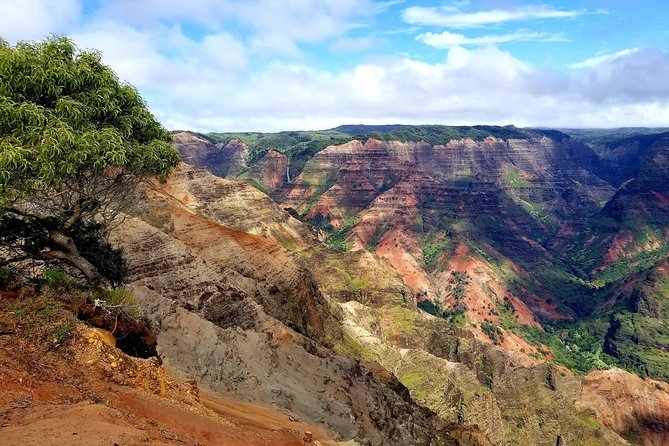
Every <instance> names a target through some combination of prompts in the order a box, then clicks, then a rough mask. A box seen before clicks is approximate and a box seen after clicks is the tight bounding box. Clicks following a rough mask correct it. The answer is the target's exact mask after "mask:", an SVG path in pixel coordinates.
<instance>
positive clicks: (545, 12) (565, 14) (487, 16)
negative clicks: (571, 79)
mask: <svg viewBox="0 0 669 446" xmlns="http://www.w3.org/2000/svg"><path fill="white" fill-rule="evenodd" d="M583 13H585V11H582V10H560V9H555V8H552V7H550V6H545V5H541V6H525V7H521V8H515V9H490V10H487V11H476V12H458V11H457V10H456V9H454V8H453V7H452V6H451V7H424V6H412V7H410V8H406V9H405V10H404V11H403V12H402V17H403V19H404V21H406V22H407V23H409V24H412V25H426V26H443V27H447V28H478V27H482V26H487V25H493V24H499V23H505V22H517V21H527V20H539V19H564V18H571V17H576V16H578V15H581V14H583Z"/></svg>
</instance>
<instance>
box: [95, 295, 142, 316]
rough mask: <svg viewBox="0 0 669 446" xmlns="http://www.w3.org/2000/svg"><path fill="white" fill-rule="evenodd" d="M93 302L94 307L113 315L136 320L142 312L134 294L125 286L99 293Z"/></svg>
mask: <svg viewBox="0 0 669 446" xmlns="http://www.w3.org/2000/svg"><path fill="white" fill-rule="evenodd" d="M93 303H94V305H95V307H96V308H100V309H102V310H103V311H104V312H106V313H108V314H110V315H111V316H113V317H119V316H123V317H125V318H127V319H131V320H138V319H141V318H142V316H143V314H144V313H143V311H142V308H141V307H140V305H139V302H138V301H137V299H136V298H135V296H134V295H133V294H132V292H131V291H130V290H127V289H125V288H116V289H112V290H108V291H105V292H104V293H100V294H98V298H97V299H95V300H94V301H93Z"/></svg>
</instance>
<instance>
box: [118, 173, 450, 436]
mask: <svg viewBox="0 0 669 446" xmlns="http://www.w3.org/2000/svg"><path fill="white" fill-rule="evenodd" d="M173 186H174V185H173ZM165 189H166V190H170V191H172V192H174V191H175V190H177V189H178V188H177V187H171V188H170V186H166V188H165ZM181 190H182V191H183V190H184V189H183V188H182V189H181ZM194 202H195V201H194V200H191V203H194ZM114 237H115V240H116V242H117V243H118V244H120V245H121V246H123V247H124V248H125V252H126V258H127V260H128V266H129V278H128V280H129V285H128V287H129V288H130V289H131V290H132V291H133V292H134V293H135V295H136V296H137V297H138V299H139V300H140V301H141V304H142V306H143V308H145V309H146V312H147V314H148V316H149V318H150V320H151V321H152V322H153V324H154V325H155V326H156V328H157V330H158V350H159V353H160V355H161V357H162V358H163V360H164V362H165V363H166V364H167V365H168V366H169V367H170V368H171V369H172V370H173V371H174V372H175V373H176V374H177V375H180V376H182V377H184V378H188V379H195V380H197V381H198V382H200V383H202V385H204V386H206V387H209V388H211V389H213V390H216V391H220V392H229V393H232V394H234V395H236V396H237V397H239V398H242V399H246V400H251V401H261V402H264V403H269V404H275V405H277V406H278V407H281V408H284V409H286V410H289V411H291V412H292V413H294V414H296V416H297V417H299V418H302V419H304V420H310V421H311V422H313V423H318V424H320V425H323V426H325V427H328V428H330V429H332V430H334V431H335V432H337V433H338V435H339V436H340V438H341V439H344V440H348V439H351V438H358V439H359V440H360V441H361V443H362V444H374V445H386V444H387V445H390V444H405V445H413V444H425V445H431V444H447V443H444V442H446V441H447V440H448V439H447V437H446V434H443V435H442V434H440V433H439V427H438V426H437V425H435V424H434V422H435V419H434V415H433V414H432V413H431V412H430V411H428V410H426V409H423V408H421V407H419V406H417V405H416V404H415V403H414V402H413V401H412V400H411V398H410V397H409V394H408V393H407V392H406V390H405V389H404V388H403V387H402V386H401V385H400V384H399V383H398V382H397V381H396V380H395V381H393V380H394V378H387V379H386V381H383V380H380V379H379V378H378V377H377V376H376V375H375V374H374V373H372V371H371V370H369V369H366V368H365V367H363V366H361V365H360V363H359V362H358V361H356V360H354V359H349V358H345V357H341V356H336V355H334V354H333V353H332V351H331V350H329V349H328V348H327V347H326V346H327V345H330V344H331V343H333V342H336V340H337V339H338V338H339V337H340V334H339V331H338V330H339V328H338V322H337V319H336V317H335V316H334V315H333V314H332V313H331V311H330V308H329V304H328V302H327V301H326V300H325V299H324V297H323V296H322V295H321V293H320V291H319V290H318V288H317V286H316V284H315V282H314V281H313V278H312V276H311V274H310V272H309V270H308V269H306V268H305V267H304V266H303V265H302V264H301V262H300V260H299V259H298V258H296V257H295V256H294V254H291V253H290V251H288V250H286V249H284V248H282V247H281V245H280V244H278V243H277V242H275V241H273V240H271V239H268V238H264V237H259V236H256V235H252V234H249V233H245V232H242V231H239V230H235V229H231V228H227V227H224V226H222V225H220V224H218V223H215V222H213V221H211V220H209V219H207V218H205V217H203V216H202V215H199V214H197V213H195V212H193V211H191V210H189V209H188V208H187V207H186V206H184V204H183V203H182V202H180V201H178V200H177V199H176V198H174V196H172V195H170V194H168V193H166V192H165V190H162V189H152V190H148V191H147V202H146V203H145V207H144V211H143V213H142V214H141V215H139V216H138V217H135V218H131V219H128V220H127V221H126V222H125V223H124V224H123V225H122V226H121V227H119V228H118V229H117V230H116V232H115V234H114ZM440 438H441V439H440Z"/></svg>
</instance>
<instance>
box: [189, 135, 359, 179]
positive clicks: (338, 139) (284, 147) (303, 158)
mask: <svg viewBox="0 0 669 446" xmlns="http://www.w3.org/2000/svg"><path fill="white" fill-rule="evenodd" d="M200 136H203V137H205V138H206V139H208V140H209V141H211V142H213V143H219V142H222V143H224V144H227V143H228V142H230V141H231V140H233V139H237V140H240V141H242V142H244V143H245V144H246V145H247V146H248V147H249V159H248V160H247V163H248V164H253V163H254V162H256V161H258V160H260V159H261V158H262V157H263V156H265V154H267V152H269V150H270V149H273V150H276V151H278V152H281V153H283V154H284V155H286V156H288V165H289V172H290V176H291V177H293V178H294V177H296V176H297V175H299V174H300V172H302V169H303V168H304V164H305V163H306V162H307V161H308V160H309V159H311V158H312V157H313V156H314V155H315V154H317V153H318V152H320V151H321V150H323V149H325V148H326V147H328V146H331V145H338V144H344V143H346V142H349V141H350V140H351V137H350V136H349V135H347V134H345V133H341V132H337V131H333V130H323V131H311V132H309V131H290V132H280V133H258V132H238V133H209V134H205V135H200Z"/></svg>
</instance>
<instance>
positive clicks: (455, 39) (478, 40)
mask: <svg viewBox="0 0 669 446" xmlns="http://www.w3.org/2000/svg"><path fill="white" fill-rule="evenodd" d="M416 40H418V41H421V42H423V43H425V44H426V45H430V46H433V47H435V48H449V47H452V46H461V45H472V46H485V45H499V44H501V43H508V42H518V41H523V42H524V41H536V42H564V41H565V40H566V39H565V38H564V37H563V36H561V35H558V34H547V33H540V32H528V31H518V32H515V33H509V34H491V35H485V36H478V37H466V36H464V35H462V34H457V33H451V32H448V31H445V32H443V33H436V34H435V33H423V34H419V35H418V36H416Z"/></svg>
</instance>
